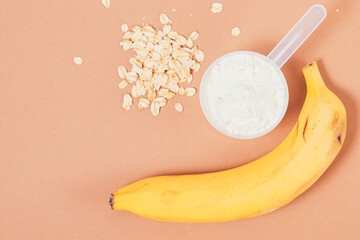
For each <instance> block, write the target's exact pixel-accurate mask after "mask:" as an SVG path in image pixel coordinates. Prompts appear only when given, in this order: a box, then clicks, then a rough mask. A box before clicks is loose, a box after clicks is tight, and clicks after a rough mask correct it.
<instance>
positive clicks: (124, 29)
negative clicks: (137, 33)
mask: <svg viewBox="0 0 360 240" xmlns="http://www.w3.org/2000/svg"><path fill="white" fill-rule="evenodd" d="M128 30H129V27H128V25H127V24H126V23H124V24H122V25H121V31H123V32H124V33H126V32H127V31H128Z"/></svg>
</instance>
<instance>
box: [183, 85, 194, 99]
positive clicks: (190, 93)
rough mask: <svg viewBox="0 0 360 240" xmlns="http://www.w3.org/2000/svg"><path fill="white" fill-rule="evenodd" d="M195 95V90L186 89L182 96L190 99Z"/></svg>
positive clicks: (191, 88)
mask: <svg viewBox="0 0 360 240" xmlns="http://www.w3.org/2000/svg"><path fill="white" fill-rule="evenodd" d="M195 93H196V89H195V88H193V87H188V88H186V89H185V91H184V95H186V96H188V97H191V96H194V95H195Z"/></svg>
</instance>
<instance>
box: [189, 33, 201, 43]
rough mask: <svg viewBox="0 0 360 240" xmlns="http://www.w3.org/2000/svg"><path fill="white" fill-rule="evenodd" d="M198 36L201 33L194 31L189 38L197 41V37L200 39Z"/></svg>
mask: <svg viewBox="0 0 360 240" xmlns="http://www.w3.org/2000/svg"><path fill="white" fill-rule="evenodd" d="M198 37H199V33H198V32H195V31H194V32H192V33H191V34H190V36H189V39H190V40H192V41H195V40H196V39H198Z"/></svg>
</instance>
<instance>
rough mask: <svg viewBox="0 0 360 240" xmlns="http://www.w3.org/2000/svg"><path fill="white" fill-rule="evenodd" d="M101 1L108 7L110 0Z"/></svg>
mask: <svg viewBox="0 0 360 240" xmlns="http://www.w3.org/2000/svg"><path fill="white" fill-rule="evenodd" d="M101 3H102V4H103V5H104V6H105V7H106V8H109V7H110V0H101Z"/></svg>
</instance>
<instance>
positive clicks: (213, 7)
mask: <svg viewBox="0 0 360 240" xmlns="http://www.w3.org/2000/svg"><path fill="white" fill-rule="evenodd" d="M223 9H224V6H223V4H222V3H213V4H212V5H211V8H210V11H211V12H213V13H219V12H222V11H223Z"/></svg>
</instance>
